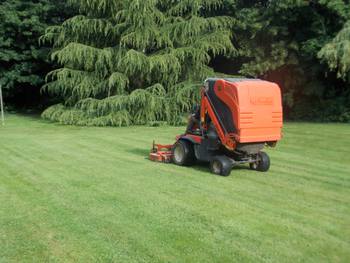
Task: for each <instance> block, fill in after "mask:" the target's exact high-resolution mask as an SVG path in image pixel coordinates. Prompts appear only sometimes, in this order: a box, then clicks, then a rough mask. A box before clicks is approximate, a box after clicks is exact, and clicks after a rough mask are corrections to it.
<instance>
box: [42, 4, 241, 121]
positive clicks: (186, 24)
mask: <svg viewBox="0 0 350 263" xmlns="http://www.w3.org/2000/svg"><path fill="white" fill-rule="evenodd" d="M71 2H72V4H74V5H77V6H78V7H79V10H80V13H81V14H79V15H77V16H75V17H73V18H71V19H68V20H67V21H65V22H64V23H63V24H62V25H61V26H59V27H57V26H56V27H52V28H50V29H48V30H47V31H46V35H45V36H43V37H42V38H41V41H43V42H47V43H51V44H52V45H53V47H54V48H55V50H54V51H53V53H52V59H53V60H54V61H56V62H57V63H58V64H60V65H61V66H62V68H61V69H58V70H56V71H53V72H51V73H50V74H49V75H48V76H47V82H48V83H47V84H46V85H45V86H44V87H43V91H46V92H49V93H50V94H52V95H55V96H58V97H60V98H61V99H62V103H61V104H59V105H55V106H52V107H50V108H49V109H47V110H46V111H45V112H44V113H43V115H42V116H43V117H44V118H45V119H49V120H53V121H58V122H60V123H64V124H75V125H97V126H124V125H131V124H147V123H154V122H157V121H165V122H168V123H170V124H177V123H180V122H181V121H182V119H183V118H182V117H183V115H184V113H185V112H187V111H188V110H189V109H190V107H191V105H192V104H193V103H195V102H196V101H198V94H199V84H198V83H199V82H200V81H201V80H202V79H203V78H205V77H207V76H208V75H213V71H212V69H211V68H209V67H208V66H207V65H208V64H209V62H210V58H211V55H219V54H221V55H226V54H230V53H231V52H234V48H233V46H232V43H231V39H230V37H231V34H230V31H229V28H230V23H231V22H232V21H231V20H230V18H228V17H225V16H218V17H217V16H215V17H214V16H211V11H212V10H213V9H215V10H218V9H220V7H221V5H222V1H221V0H211V1H209V0H194V1H169V0H142V1H140V0H132V1H126V0H124V1H123V0H103V1H97V0H71Z"/></svg>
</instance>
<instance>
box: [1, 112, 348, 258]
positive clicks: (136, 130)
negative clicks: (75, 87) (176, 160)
mask: <svg viewBox="0 0 350 263" xmlns="http://www.w3.org/2000/svg"><path fill="white" fill-rule="evenodd" d="M183 130H184V127H158V128H151V127H131V128H83V127H71V126H61V125H57V124H52V123H48V122H44V121H42V120H40V119H39V118H34V117H24V116H19V115H10V116H9V118H8V120H7V123H6V126H5V127H1V126H0V262H47V261H50V262H96V261H97V262H242V261H243V262H260V261H267V262H350V125H345V124H344V125H342V124H307V123H302V124H301V123H288V124H286V126H285V129H284V139H283V141H282V142H281V143H280V144H279V145H278V147H277V148H275V149H271V150H268V151H269V154H270V156H271V159H272V167H271V170H270V172H268V173H259V172H254V171H250V170H248V169H246V167H240V168H237V169H234V170H233V171H232V173H231V176H229V177H224V178H223V177H218V176H214V175H212V174H210V173H209V169H208V167H207V166H206V165H200V166H196V167H192V168H183V167H177V166H175V165H170V164H158V163H153V162H150V161H149V160H147V155H148V152H149V149H150V147H151V143H152V141H153V139H157V141H159V142H161V143H171V142H173V140H174V137H175V135H177V134H178V133H181V132H182V131H183Z"/></svg>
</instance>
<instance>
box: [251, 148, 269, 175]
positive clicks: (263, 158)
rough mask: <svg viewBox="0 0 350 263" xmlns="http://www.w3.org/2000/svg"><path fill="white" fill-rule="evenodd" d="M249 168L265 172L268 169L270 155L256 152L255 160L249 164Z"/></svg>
mask: <svg viewBox="0 0 350 263" xmlns="http://www.w3.org/2000/svg"><path fill="white" fill-rule="evenodd" d="M250 169H252V170H256V171H259V172H267V171H268V170H269V169H270V157H269V156H268V155H267V153H265V152H259V153H258V154H257V160H256V162H254V163H251V164H250Z"/></svg>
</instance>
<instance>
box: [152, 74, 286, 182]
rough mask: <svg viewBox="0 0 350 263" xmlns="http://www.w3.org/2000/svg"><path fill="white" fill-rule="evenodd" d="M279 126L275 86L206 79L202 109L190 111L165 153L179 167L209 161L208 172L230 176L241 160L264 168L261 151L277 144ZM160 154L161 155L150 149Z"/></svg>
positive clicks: (264, 157) (278, 93)
mask: <svg viewBox="0 0 350 263" xmlns="http://www.w3.org/2000/svg"><path fill="white" fill-rule="evenodd" d="M282 126H283V110H282V99H281V91H280V88H279V86H278V85H277V84H275V83H272V82H268V81H263V80H257V79H218V78H210V79H207V80H206V81H205V83H204V86H203V88H202V89H201V102H200V107H199V108H198V109H197V110H196V111H195V112H194V113H193V114H192V116H191V118H190V120H189V123H188V126H187V130H186V132H185V133H184V134H182V135H179V136H177V137H176V142H175V144H174V145H172V147H171V149H170V147H169V148H167V152H168V154H169V151H170V159H171V161H172V162H174V163H175V164H177V165H191V164H193V163H195V161H196V160H199V161H203V162H209V163H210V167H211V171H212V172H213V173H215V174H219V175H225V176H226V175H229V174H230V172H231V169H232V167H233V166H236V165H238V164H244V163H249V165H250V167H251V169H254V170H258V171H267V170H268V169H269V168H270V158H269V156H268V155H267V154H266V153H265V152H263V151H262V150H263V148H264V147H265V146H275V145H276V144H277V142H278V141H279V140H280V139H281V138H282ZM168 146H169V145H168ZM158 153H159V154H160V155H161V154H164V152H162V151H155V152H153V154H155V155H157V154H158ZM151 154H152V153H151ZM152 158H153V159H156V158H155V156H153V157H152Z"/></svg>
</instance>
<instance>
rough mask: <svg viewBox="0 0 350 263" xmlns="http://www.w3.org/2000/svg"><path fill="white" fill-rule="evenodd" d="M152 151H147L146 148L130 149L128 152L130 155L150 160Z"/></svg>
mask: <svg viewBox="0 0 350 263" xmlns="http://www.w3.org/2000/svg"><path fill="white" fill-rule="evenodd" d="M150 150H151V149H145V148H130V149H127V150H126V151H127V152H128V153H131V154H135V155H138V156H141V157H144V159H148V156H149V153H150Z"/></svg>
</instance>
